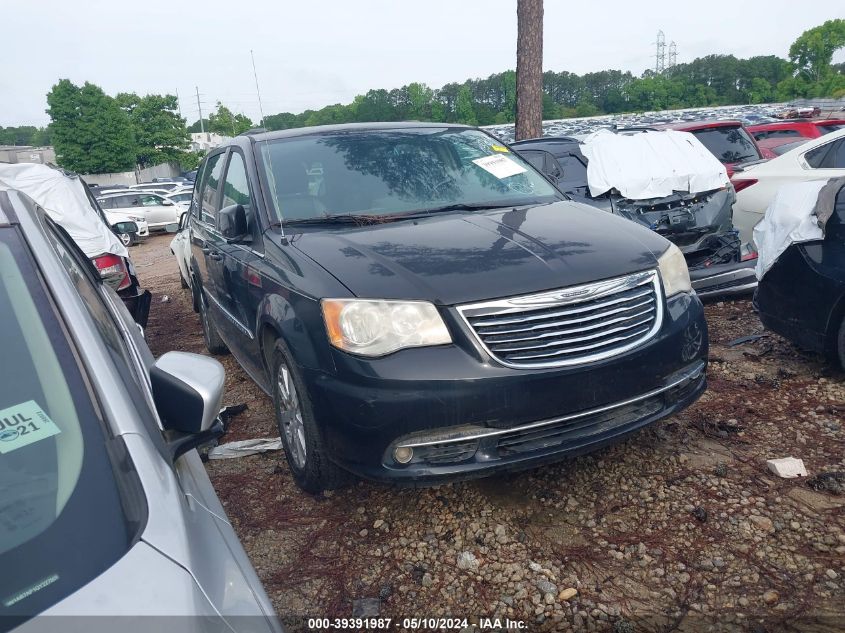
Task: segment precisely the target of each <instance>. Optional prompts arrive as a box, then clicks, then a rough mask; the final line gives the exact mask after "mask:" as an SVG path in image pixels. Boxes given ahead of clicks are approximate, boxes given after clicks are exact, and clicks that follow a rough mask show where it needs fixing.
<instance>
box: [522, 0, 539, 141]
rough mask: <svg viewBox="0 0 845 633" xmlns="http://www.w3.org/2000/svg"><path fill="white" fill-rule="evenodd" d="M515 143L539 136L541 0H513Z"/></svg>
mask: <svg viewBox="0 0 845 633" xmlns="http://www.w3.org/2000/svg"><path fill="white" fill-rule="evenodd" d="M516 1H517V5H516V21H517V31H518V34H517V37H516V140H517V141H519V140H522V139H525V138H536V137H538V136H542V135H543V0H516Z"/></svg>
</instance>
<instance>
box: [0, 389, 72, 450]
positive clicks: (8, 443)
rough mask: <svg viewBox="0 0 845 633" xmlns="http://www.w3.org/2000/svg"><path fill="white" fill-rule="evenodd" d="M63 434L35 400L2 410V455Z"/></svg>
mask: <svg viewBox="0 0 845 633" xmlns="http://www.w3.org/2000/svg"><path fill="white" fill-rule="evenodd" d="M59 433H61V429H60V428H59V427H58V426H56V423H55V422H53V421H52V420H51V419H50V417H49V416H48V415H47V414H46V413H45V412H44V410H43V409H42V408H41V407H39V406H38V404H37V403H36V402H35V401H34V400H28V401H27V402H22V403H20V404H16V405H14V406H11V407H8V408H6V409H2V410H0V454H6V453H11V452H12V451H15V450H17V449H19V448H23V447H24V446H29V445H30V444H33V443H35V442H40V441H41V440H46V439H47V438H48V437H53V436H54V435H58V434H59Z"/></svg>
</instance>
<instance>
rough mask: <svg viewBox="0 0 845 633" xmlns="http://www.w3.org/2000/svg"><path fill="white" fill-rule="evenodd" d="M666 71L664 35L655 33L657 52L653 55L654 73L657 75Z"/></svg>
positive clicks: (660, 32) (659, 32) (661, 32)
mask: <svg viewBox="0 0 845 633" xmlns="http://www.w3.org/2000/svg"><path fill="white" fill-rule="evenodd" d="M664 70H666V35H664V33H663V31H658V32H657V52H656V54H655V55H654V72H656V73H657V74H658V75H659V74H660V73H662V72H663V71H664Z"/></svg>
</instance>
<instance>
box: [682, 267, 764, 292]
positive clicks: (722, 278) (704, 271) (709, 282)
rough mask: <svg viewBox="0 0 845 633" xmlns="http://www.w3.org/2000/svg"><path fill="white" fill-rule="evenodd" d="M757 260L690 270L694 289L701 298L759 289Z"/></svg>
mask: <svg viewBox="0 0 845 633" xmlns="http://www.w3.org/2000/svg"><path fill="white" fill-rule="evenodd" d="M756 264H757V260H756V259H752V260H749V261H745V262H730V263H727V264H715V265H713V266H707V267H701V268H690V271H689V276H690V281H691V282H692V287H693V289H694V290H695V291H696V293H698V296H699V297H701V298H708V297H715V296H728V295H738V294H747V293H751V292H753V291H754V289H755V288H756V287H757V273H756V272H755V271H754V268H755V266H756Z"/></svg>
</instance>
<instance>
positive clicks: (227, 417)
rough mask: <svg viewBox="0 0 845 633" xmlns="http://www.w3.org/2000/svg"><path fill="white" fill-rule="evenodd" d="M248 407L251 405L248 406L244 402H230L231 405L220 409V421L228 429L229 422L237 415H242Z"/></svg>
mask: <svg viewBox="0 0 845 633" xmlns="http://www.w3.org/2000/svg"><path fill="white" fill-rule="evenodd" d="M248 408H249V407H247V405H246V403H245V402H242V403H241V404H230V405H229V406H227V407H223V408H222V409H220V421H221V422H223V428H224V429H226V431H228V430H229V423H230V422H231V421H232V418H234V417H235V416H236V415H240V414H241V413H243V412H244V411H246V410H247V409H248Z"/></svg>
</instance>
